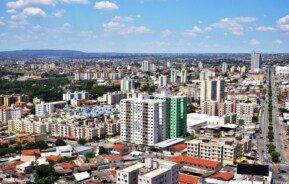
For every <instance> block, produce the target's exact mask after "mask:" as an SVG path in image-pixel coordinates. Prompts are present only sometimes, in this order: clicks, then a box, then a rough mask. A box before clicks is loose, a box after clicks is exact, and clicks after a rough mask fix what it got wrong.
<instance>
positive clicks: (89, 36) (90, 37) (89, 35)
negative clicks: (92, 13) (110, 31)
mask: <svg viewBox="0 0 289 184" xmlns="http://www.w3.org/2000/svg"><path fill="white" fill-rule="evenodd" d="M78 36H80V37H83V38H86V39H88V40H94V39H96V38H97V36H95V35H94V34H93V32H92V31H81V32H80V33H78Z"/></svg>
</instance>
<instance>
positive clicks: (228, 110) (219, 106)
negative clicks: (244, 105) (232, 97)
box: [201, 100, 236, 117]
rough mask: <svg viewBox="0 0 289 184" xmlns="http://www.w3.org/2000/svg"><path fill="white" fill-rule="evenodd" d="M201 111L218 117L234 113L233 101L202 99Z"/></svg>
mask: <svg viewBox="0 0 289 184" xmlns="http://www.w3.org/2000/svg"><path fill="white" fill-rule="evenodd" d="M201 113H202V114H208V115H210V116H219V117H221V116H225V115H229V114H232V113H236V110H235V103H234V102H231V101H224V102H218V101H211V100H210V101H203V102H201Z"/></svg>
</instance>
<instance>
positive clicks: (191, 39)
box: [0, 0, 289, 53]
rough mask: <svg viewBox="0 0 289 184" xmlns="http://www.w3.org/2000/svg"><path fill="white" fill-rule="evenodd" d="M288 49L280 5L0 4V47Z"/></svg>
mask: <svg viewBox="0 0 289 184" xmlns="http://www.w3.org/2000/svg"><path fill="white" fill-rule="evenodd" d="M19 49H71V50H80V51H87V52H132V53H139V52H142V53H143V52H151V53H157V52H158V53H162V52H167V53H199V52H202V53H211V52H213V53H215V52H234V53H239V52H252V51H253V50H258V51H262V52H274V53H277V52H288V51H289V3H288V1H287V0H109V1H101V0H1V1H0V50H2V51H4V50H19Z"/></svg>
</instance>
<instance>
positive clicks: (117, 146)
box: [113, 144, 124, 151]
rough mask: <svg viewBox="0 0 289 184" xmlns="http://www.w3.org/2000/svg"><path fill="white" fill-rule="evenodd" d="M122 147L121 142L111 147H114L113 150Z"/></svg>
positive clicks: (118, 149)
mask: <svg viewBox="0 0 289 184" xmlns="http://www.w3.org/2000/svg"><path fill="white" fill-rule="evenodd" d="M123 147H124V145H122V144H115V145H114V146H113V149H114V150H117V151H120V150H121V149H122V148H123Z"/></svg>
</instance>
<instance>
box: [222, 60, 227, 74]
mask: <svg viewBox="0 0 289 184" xmlns="http://www.w3.org/2000/svg"><path fill="white" fill-rule="evenodd" d="M227 71H228V64H227V63H226V62H223V63H222V73H227Z"/></svg>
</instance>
